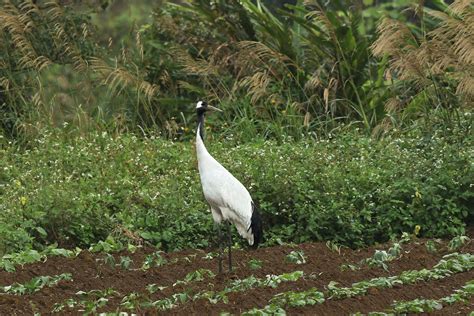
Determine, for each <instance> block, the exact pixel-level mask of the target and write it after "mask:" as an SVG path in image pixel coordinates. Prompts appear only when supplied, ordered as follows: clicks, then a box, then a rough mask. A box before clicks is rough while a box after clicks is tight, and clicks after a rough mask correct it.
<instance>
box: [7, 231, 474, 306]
mask: <svg viewBox="0 0 474 316" xmlns="http://www.w3.org/2000/svg"><path fill="white" fill-rule="evenodd" d="M473 233H474V229H470V230H469V231H468V234H469V236H470V237H471V238H472V237H474V234H473ZM459 240H460V238H457V239H456V240H455V241H454V242H453V241H451V242H449V240H438V241H436V245H437V249H436V250H433V249H432V247H431V246H430V244H431V242H433V240H428V239H422V238H417V237H415V235H406V234H405V235H404V236H403V237H402V239H401V240H400V241H395V242H392V243H390V244H384V245H378V246H373V247H371V248H364V249H360V250H351V249H348V248H344V247H343V248H339V249H334V247H330V245H329V244H325V243H303V244H299V245H292V244H288V245H280V246H274V247H267V248H260V249H258V250H255V251H250V250H238V249H236V250H235V256H234V259H235V263H236V265H235V270H234V271H233V272H232V273H225V274H223V275H219V274H217V271H216V270H217V258H216V257H215V256H214V254H213V253H212V252H207V251H204V250H189V251H178V252H171V253H164V252H160V251H157V250H156V249H154V248H150V247H141V246H139V247H135V246H129V247H125V248H124V249H121V250H120V249H110V248H107V247H105V248H107V249H108V252H106V251H104V250H101V251H96V250H97V248H98V247H91V248H90V250H94V252H91V251H90V250H82V251H77V250H76V251H75V252H71V253H69V254H68V255H67V256H58V255H54V254H56V253H55V252H52V251H51V250H50V253H52V254H53V255H49V256H40V257H39V258H40V259H38V261H36V262H31V261H32V260H30V261H28V262H29V263H25V264H23V265H22V264H21V261H20V260H18V264H16V265H14V267H15V269H14V270H13V269H9V271H6V270H5V269H2V271H0V285H1V286H0V289H3V290H2V293H0V314H5V315H7V314H8V315H12V314H33V313H35V312H36V313H40V314H49V313H60V314H71V313H83V314H93V313H99V312H110V313H118V312H127V313H129V314H130V313H139V314H145V313H165V312H166V313H167V314H172V315H173V314H176V315H189V314H192V313H195V314H196V313H199V314H219V313H229V314H233V315H240V314H243V313H245V314H246V315H268V314H275V313H277V314H278V313H279V314H285V313H286V314H313V315H314V314H315V313H316V314H324V315H332V314H338V315H342V314H356V313H358V314H368V313H371V312H373V313H374V315H382V314H383V313H387V314H390V313H397V312H400V311H407V312H440V313H441V312H447V311H449V313H454V312H461V313H467V312H468V311H470V310H471V309H473V308H474V300H473V295H472V294H473V293H472V292H473V291H472V279H474V270H473V267H474V242H472V241H471V240H470V239H468V238H467V237H466V238H462V242H460V241H459ZM453 243H456V244H457V246H456V248H455V249H454V248H453ZM394 247H396V248H397V249H398V251H397V252H393V248H394ZM102 248H104V246H102ZM391 249H392V251H390V250H391ZM383 251H385V252H390V253H392V255H393V257H390V260H388V261H386V262H385V265H373V264H366V263H367V262H368V261H369V260H368V259H369V258H372V259H373V258H374V257H377V254H378V253H380V252H383ZM57 252H61V251H57ZM297 253H298V254H300V255H302V256H304V261H302V260H288V257H289V256H290V257H292V256H294V255H295V254H297ZM298 257H299V258H301V256H298ZM7 259H8V258H7ZM123 262H126V264H123ZM256 262H258V263H259V264H256ZM155 263H156V264H155ZM347 266H357V268H356V269H348V268H347ZM14 288H15V289H23V290H18V291H16V290H15V291H13V290H12V289H14Z"/></svg>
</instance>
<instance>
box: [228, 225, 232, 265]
mask: <svg viewBox="0 0 474 316" xmlns="http://www.w3.org/2000/svg"><path fill="white" fill-rule="evenodd" d="M230 226H231V224H230V223H229V224H228V225H227V234H228V237H229V272H231V271H232V231H231V227H230Z"/></svg>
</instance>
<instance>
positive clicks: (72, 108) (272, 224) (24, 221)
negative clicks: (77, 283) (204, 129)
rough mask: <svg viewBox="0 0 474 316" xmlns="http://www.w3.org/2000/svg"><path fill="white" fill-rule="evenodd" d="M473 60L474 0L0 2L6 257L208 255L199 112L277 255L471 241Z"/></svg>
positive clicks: (0, 245)
mask: <svg viewBox="0 0 474 316" xmlns="http://www.w3.org/2000/svg"><path fill="white" fill-rule="evenodd" d="M276 3H277V4H276ZM473 47H474V5H473V3H472V1H471V0H456V1H453V2H452V3H451V4H449V5H448V4H447V3H445V2H444V1H441V0H430V1H423V2H419V1H409V0H396V1H371V0H364V1H348V0H347V1H344V0H337V1H330V2H327V1H319V0H308V1H294V2H292V3H291V4H290V3H287V2H285V1H270V0H268V1H259V0H241V1H235V0H218V1H212V2H211V1H205V0H192V1H183V2H176V3H174V2H167V1H161V2H155V1H149V0H140V1H134V2H133V3H131V2H128V1H123V0H115V1H110V0H108V1H103V0H101V1H93V0H91V1H85V2H78V1H66V0H63V1H41V0H39V1H32V0H3V1H1V2H0V158H1V159H0V160H1V162H0V163H1V165H0V198H1V203H0V212H1V214H0V236H1V237H0V252H9V251H12V250H17V249H20V248H25V247H26V248H28V247H41V245H43V244H48V243H53V242H58V243H60V244H61V245H65V246H75V245H81V246H84V245H88V244H90V243H94V242H97V241H98V240H101V239H104V238H106V237H107V236H109V235H118V236H122V237H124V236H125V237H127V236H128V237H127V238H144V239H146V240H148V241H150V242H152V243H158V244H160V245H161V246H162V247H163V248H165V249H179V248H185V247H205V246H207V245H208V242H209V238H208V236H209V235H210V234H211V229H212V223H211V219H210V216H209V214H207V213H206V212H204V210H205V209H206V205H205V204H204V201H203V198H202V194H201V193H200V192H201V190H200V188H199V181H198V176H197V174H196V168H195V163H194V158H193V155H192V145H191V143H190V142H191V141H192V139H193V138H194V119H195V118H194V115H195V114H194V102H195V101H197V100H198V99H206V100H209V101H210V102H212V103H215V104H218V106H219V107H221V108H222V109H224V110H225V111H224V114H223V115H218V116H214V117H212V118H210V120H209V122H208V135H209V136H210V137H214V138H213V139H211V140H210V141H209V142H208V144H209V146H211V151H212V153H213V154H214V155H215V156H216V157H218V159H219V160H220V161H223V163H224V165H225V166H226V167H228V168H229V169H230V170H231V171H232V172H234V173H235V174H236V175H237V177H238V178H239V179H241V180H242V181H243V182H244V184H245V185H246V186H247V187H248V188H249V189H250V191H251V192H252V195H253V196H254V197H255V200H256V201H257V202H258V203H259V204H260V207H261V209H262V212H263V214H264V217H265V223H266V227H265V228H266V231H267V234H266V240H267V244H271V243H275V242H277V241H295V242H300V241H306V240H321V239H331V240H333V241H335V242H338V243H343V244H346V245H350V246H361V245H363V244H367V243H373V242H378V241H383V240H386V239H387V238H389V237H390V236H392V235H394V234H398V233H400V232H401V231H411V230H412V229H413V227H414V226H415V225H421V227H422V233H423V234H426V235H430V236H432V235H433V236H434V235H436V236H445V235H453V234H457V233H460V232H462V230H463V227H464V226H465V224H466V223H468V222H470V221H471V220H472V207H470V205H472V204H474V203H473V201H472V183H474V181H473V177H474V176H473V174H474V173H473V170H472V158H473V157H472V153H473V143H472V118H473V116H472V106H473V104H474V102H473V101H474V100H473V99H474V97H473V96H474V88H473V87H474V55H473V52H474V49H472V48H473Z"/></svg>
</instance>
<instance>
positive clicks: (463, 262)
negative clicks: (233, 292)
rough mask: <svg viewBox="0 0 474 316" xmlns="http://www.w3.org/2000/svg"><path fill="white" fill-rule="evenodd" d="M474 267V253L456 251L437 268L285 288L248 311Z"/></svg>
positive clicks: (349, 294)
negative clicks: (346, 283)
mask: <svg viewBox="0 0 474 316" xmlns="http://www.w3.org/2000/svg"><path fill="white" fill-rule="evenodd" d="M472 268H474V255H472V254H460V253H452V254H449V255H446V256H444V257H443V259H442V260H440V262H439V263H438V264H436V265H435V266H434V267H433V269H431V270H428V269H422V270H413V271H404V272H402V273H401V274H400V275H398V276H390V277H378V278H373V279H371V280H368V281H361V282H357V283H354V284H353V285H352V286H351V287H339V286H337V283H336V282H333V281H331V282H330V283H329V284H328V286H327V288H328V290H327V291H326V292H322V291H318V290H317V289H316V288H312V289H310V290H307V291H303V292H293V291H289V292H284V293H279V294H276V295H275V296H274V297H273V298H272V299H270V302H269V303H270V304H269V305H267V306H265V307H264V308H262V309H258V308H254V309H252V310H250V311H248V312H245V313H244V315H247V316H249V315H267V314H275V313H277V314H278V313H282V312H284V310H283V308H284V307H300V306H307V305H315V304H321V303H323V302H325V301H326V300H331V299H344V298H348V297H354V296H358V295H364V294H366V293H367V291H368V289H370V288H391V287H393V286H396V285H407V284H413V283H415V282H418V281H429V280H439V279H442V278H445V277H448V276H450V275H453V274H455V273H460V272H465V271H469V270H471V269H472Z"/></svg>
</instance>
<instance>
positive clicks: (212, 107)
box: [207, 105, 224, 112]
mask: <svg viewBox="0 0 474 316" xmlns="http://www.w3.org/2000/svg"><path fill="white" fill-rule="evenodd" d="M207 109H208V110H213V111H217V112H224V111H222V110H221V109H218V108H216V107H215V106H212V105H208V106H207Z"/></svg>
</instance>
